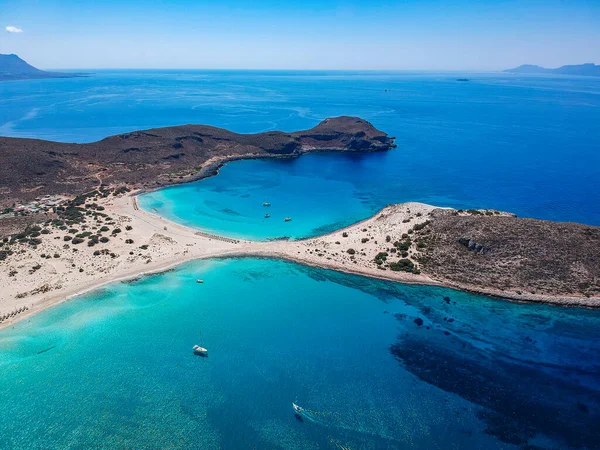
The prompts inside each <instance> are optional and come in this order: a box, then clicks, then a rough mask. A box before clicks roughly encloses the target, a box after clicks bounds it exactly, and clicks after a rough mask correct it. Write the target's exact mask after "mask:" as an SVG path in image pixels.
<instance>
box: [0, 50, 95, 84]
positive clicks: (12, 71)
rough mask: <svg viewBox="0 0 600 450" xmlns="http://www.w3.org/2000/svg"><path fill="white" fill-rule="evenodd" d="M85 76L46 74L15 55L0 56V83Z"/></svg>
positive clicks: (76, 74)
mask: <svg viewBox="0 0 600 450" xmlns="http://www.w3.org/2000/svg"><path fill="white" fill-rule="evenodd" d="M81 76H86V74H82V73H65V72H46V71H44V70H40V69H37V68H35V67H33V66H32V65H31V64H28V63H27V62H26V61H23V60H22V59H21V58H19V57H18V56H17V55H14V54H11V55H3V54H0V81H9V80H31V79H42V78H73V77H81Z"/></svg>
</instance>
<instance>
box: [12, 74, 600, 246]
mask: <svg viewBox="0 0 600 450" xmlns="http://www.w3.org/2000/svg"><path fill="white" fill-rule="evenodd" d="M462 77H466V78H469V79H470V80H471V81H469V82H457V81H456V79H457V78H462ZM0 89H2V95H0V134H2V135H11V136H23V137H39V138H44V139H56V140H60V141H74V142H86V141H92V140H97V139H101V138H103V137H105V136H107V135H110V134H116V133H119V132H125V131H131V130H136V129H142V128H151V127H160V126H167V125H179V124H184V123H204V124H209V125H215V126H220V127H225V128H228V129H231V130H234V131H237V132H243V133H250V132H260V131H267V130H273V129H282V130H290V131H291V130H298V129H304V128H310V127H312V126H314V125H316V124H317V123H318V122H319V121H320V120H322V119H324V118H326V117H329V116H337V115H357V116H360V117H363V118H365V119H367V120H369V121H371V122H372V123H373V124H374V125H375V126H376V127H378V128H380V129H381V130H384V131H386V132H387V133H389V134H390V135H392V136H396V138H397V143H398V148H397V149H395V150H393V151H391V152H388V153H385V154H369V155H345V156H341V155H338V154H330V155H308V156H305V157H302V158H300V159H298V160H295V161H285V162H281V161H268V162H256V161H245V162H237V163H234V164H231V165H230V166H227V167H225V168H224V169H223V171H222V173H221V175H220V178H221V179H220V180H219V179H217V178H215V179H213V180H208V181H204V182H202V183H198V184H194V185H190V186H185V187H181V188H177V189H170V190H168V191H165V192H161V193H160V194H152V195H151V196H149V197H147V198H146V199H145V200H144V201H143V202H142V203H143V204H144V205H145V206H146V207H149V208H152V207H155V208H157V209H158V211H160V212H161V213H162V214H164V215H165V216H168V217H170V218H172V219H176V220H179V221H181V222H184V223H188V224H195V225H196V226H199V227H202V228H207V229H210V230H213V231H217V232H222V233H224V234H229V235H235V236H247V237H254V238H268V237H280V236H293V237H300V236H308V235H313V234H318V233H320V232H321V231H323V230H325V231H326V230H330V229H332V228H333V227H336V226H337V225H339V224H349V223H352V222H355V221H358V220H360V219H363V218H365V217H367V216H369V215H371V214H372V213H373V212H374V211H376V210H378V209H380V208H381V207H383V206H385V205H386V204H388V203H397V202H403V201H423V202H427V203H432V204H435V205H440V206H454V207H458V208H479V207H481V208H496V209H501V210H506V211H512V212H514V213H516V214H518V215H519V216H527V217H537V218H543V219H550V220H561V221H577V222H583V223H589V224H596V225H600V208H598V199H600V181H599V179H600V177H599V175H600V173H599V170H598V167H600V147H599V144H598V143H599V142H600V127H598V126H597V124H598V123H600V79H596V78H593V77H579V78H578V77H539V76H515V75H512V74H501V73H499V74H498V73H496V74H495V73H489V74H476V73H406V72H400V73H393V72H387V73H386V72H362V73H361V72H259V71H245V72H244V71H155V72H151V71H145V72H139V71H112V72H110V71H99V72H98V73H97V74H96V75H95V76H93V77H90V78H79V79H77V78H76V79H57V80H32V81H19V82H10V83H2V85H1V87H0ZM386 89H387V90H388V92H386ZM240 181H243V183H241V182H240ZM264 201H271V203H272V204H273V211H274V213H272V215H273V217H272V218H273V220H270V221H263V220H262V219H263V218H264V215H265V212H264V210H263V208H262V206H261V205H262V203H263V202H264ZM275 209H277V210H276V211H275ZM311 211H314V213H312V214H311V213H310V212H311ZM282 216H283V217H286V216H289V217H292V219H293V220H292V222H288V223H284V222H283V220H282V219H281V217H282Z"/></svg>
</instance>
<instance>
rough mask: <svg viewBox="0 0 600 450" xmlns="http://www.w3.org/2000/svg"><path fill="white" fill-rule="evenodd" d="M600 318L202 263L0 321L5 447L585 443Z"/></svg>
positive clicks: (318, 273)
mask: <svg viewBox="0 0 600 450" xmlns="http://www.w3.org/2000/svg"><path fill="white" fill-rule="evenodd" d="M198 277H202V278H203V279H204V280H205V283H204V284H197V283H196V282H195V280H196V279H197V278H198ZM599 315H600V313H599V312H595V311H587V310H578V309H557V308H550V307H545V306H533V305H517V304H513V303H508V302H505V301H500V300H493V299H488V298H483V297H477V296H473V295H469V294H466V293H460V292H455V291H452V290H448V289H441V288H433V287H415V286H404V285H399V284H394V283H388V282H382V281H376V280H369V279H366V278H362V277H357V276H349V275H343V274H339V273H335V272H330V271H324V270H318V269H312V268H306V267H302V266H298V265H295V264H291V263H285V262H279V261H272V260H258V259H241V260H218V261H197V262H193V263H188V264H185V265H183V266H181V267H179V268H177V269H175V270H174V271H171V272H168V273H164V274H161V275H156V276H151V277H144V278H141V279H139V280H137V281H133V282H130V283H115V284H112V285H109V286H107V287H106V288H104V289H102V290H100V291H97V292H95V293H93V294H89V295H86V296H85V297H83V298H78V299H76V300H72V301H69V302H67V303H65V304H62V305H60V306H58V307H55V308H53V309H50V310H48V311H46V312H43V313H41V314H39V315H37V316H35V317H33V318H31V319H29V320H27V321H25V322H22V323H19V324H17V325H16V326H14V327H12V328H10V329H7V330H4V331H3V332H2V333H0V404H1V405H2V414H0V430H1V431H2V433H0V447H2V448H90V447H94V448H97V447H104V448H106V447H113V448H114V447H120V448H167V447H177V448H219V447H221V448H286V449H288V448H298V449H309V448H325V449H327V448H331V449H341V448H352V449H357V448H421V449H430V448H440V449H447V448H481V449H489V448H519V447H520V446H522V445H524V444H525V443H529V444H532V445H533V444H535V445H539V446H542V447H547V448H553V447H552V446H559V447H565V446H567V445H570V446H572V447H573V448H576V447H581V446H583V445H587V446H589V447H590V448H591V446H592V444H593V445H600V440H598V435H597V434H595V435H594V433H596V432H595V431H594V426H592V425H593V424H594V423H596V424H597V420H598V419H599V418H600V415H599V414H600V413H599V411H600V410H599V409H598V408H599V407H600V397H599V394H600V380H599V379H598V377H597V373H598V370H599V369H600V320H599V319H600V317H599ZM416 319H421V320H422V321H423V322H422V324H421V325H419V324H418V323H415V320H416ZM417 322H419V321H418V320H417ZM419 323H420V322H419ZM201 335H202V338H203V343H204V345H205V346H206V347H207V348H208V349H209V354H210V356H209V357H208V358H201V357H197V356H194V355H192V352H191V349H192V346H193V345H194V344H196V343H199V341H200V336H201ZM294 401H296V402H297V403H298V404H300V405H301V406H303V407H305V408H307V409H308V410H309V411H308V412H306V413H305V415H304V416H303V417H300V418H297V417H296V416H295V415H294V413H293V411H292V402H294ZM300 419H302V420H300Z"/></svg>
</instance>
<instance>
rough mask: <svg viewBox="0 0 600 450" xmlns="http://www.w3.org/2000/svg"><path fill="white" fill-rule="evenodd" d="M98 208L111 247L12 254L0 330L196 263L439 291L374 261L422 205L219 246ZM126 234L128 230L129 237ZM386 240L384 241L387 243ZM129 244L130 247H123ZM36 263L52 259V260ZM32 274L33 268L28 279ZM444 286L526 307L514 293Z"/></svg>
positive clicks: (117, 203)
mask: <svg viewBox="0 0 600 450" xmlns="http://www.w3.org/2000/svg"><path fill="white" fill-rule="evenodd" d="M97 203H98V204H100V205H102V206H104V208H105V210H104V212H105V213H107V214H109V215H110V216H111V217H112V218H113V220H114V222H115V223H116V226H117V227H119V228H120V229H121V230H122V232H121V233H118V234H116V235H113V236H112V237H111V238H110V241H109V242H107V243H104V244H103V243H100V244H97V245H95V246H93V247H88V246H87V245H85V244H80V245H77V246H75V245H71V244H69V243H67V242H65V241H64V240H63V236H64V235H65V232H64V231H59V230H56V229H52V231H51V232H50V234H45V235H42V236H41V237H42V238H43V239H42V244H40V245H39V246H38V247H37V249H33V248H31V247H30V246H29V245H27V244H24V245H20V244H18V245H19V247H18V251H16V252H15V254H13V255H11V257H10V258H8V259H7V260H6V261H3V262H2V263H1V265H0V287H1V289H0V317H1V316H3V315H7V314H11V313H14V315H13V316H12V317H10V318H8V319H5V320H3V321H2V322H0V328H3V327H6V326H10V325H11V324H14V323H15V322H17V321H19V320H22V319H24V318H26V317H28V316H30V315H31V314H34V313H36V312H39V311H41V310H43V309H45V308H48V307H51V306H53V305H56V304H58V303H60V302H62V301H64V300H66V299H69V298H72V297H74V296H77V295H80V294H82V293H84V292H88V291H90V290H93V289H96V288H98V287H100V286H102V285H103V284H106V283H110V282H115V281H119V280H125V279H130V278H135V277H139V276H141V275H144V274H151V273H156V272H161V271H164V270H167V269H169V268H171V267H173V266H176V265H178V264H181V263H184V262H187V261H190V260H193V259H201V258H202V259H205V258H218V257H243V256H258V257H269V258H278V259H285V260H289V261H295V262H299V263H302V264H307V265H311V266H316V267H322V268H328V269H333V270H338V271H343V272H347V273H355V274H360V275H365V276H368V277H375V278H382V279H389V280H395V281H401V282H405V283H415V284H428V285H441V284H442V283H440V282H439V281H436V280H433V279H431V278H429V277H427V276H425V275H422V274H413V273H407V272H401V271H398V272H396V271H391V270H382V269H380V268H378V266H377V264H376V263H375V261H374V260H375V257H376V255H377V254H378V253H379V252H382V251H386V250H389V248H390V247H392V246H393V245H392V244H391V243H390V242H389V241H390V240H391V242H393V240H395V239H398V238H399V237H400V236H401V235H402V234H403V233H406V232H407V231H408V230H409V229H410V228H412V227H413V226H414V225H415V224H419V223H422V222H424V221H426V220H427V217H428V215H429V214H430V213H431V212H432V211H433V210H435V209H436V207H434V206H430V205H425V204H422V203H404V204H400V205H391V206H388V207H387V208H384V209H383V210H382V211H380V212H379V213H377V214H376V215H375V216H373V217H372V218H370V219H367V220H365V221H362V222H359V223H357V224H354V225H352V226H350V227H347V228H345V229H342V230H338V231H336V232H333V233H331V234H328V235H325V236H320V237H317V238H312V239H304V240H297V241H270V242H252V241H246V240H233V239H229V238H221V237H218V236H214V235H210V234H207V233H203V232H200V231H198V230H195V229H192V228H188V227H185V226H182V225H179V224H176V223H173V222H171V221H169V220H167V219H164V218H162V217H159V216H157V215H155V214H151V213H149V212H147V211H144V210H141V209H139V208H138V207H137V200H136V197H135V196H134V195H121V196H117V197H115V196H112V195H111V196H109V197H108V198H106V199H102V200H100V201H97ZM127 227H131V229H130V230H127ZM387 236H390V238H388V239H387V241H386V237H387ZM128 240H133V243H127V242H128ZM141 246H147V248H140V247H141ZM104 249H107V250H108V251H109V252H111V253H113V254H114V257H113V256H111V255H110V254H100V255H96V256H94V252H95V251H97V250H100V251H102V250H104ZM349 249H353V250H354V253H353V254H352V255H351V254H350V253H348V250H349ZM414 252H416V250H412V249H411V250H410V256H409V258H410V257H411V256H414ZM106 253H108V252H106ZM42 255H50V258H43V257H42ZM38 265H39V266H38ZM34 266H38V267H39V268H38V269H37V270H35V271H33V270H32V268H33V267H34ZM444 285H446V286H450V287H455V288H459V289H463V290H472V291H474V292H478V293H482V294H489V295H496V296H501V297H505V298H513V299H518V300H525V299H523V297H522V296H521V297H519V296H518V295H517V294H516V293H510V292H499V291H498V292H496V291H493V290H489V291H485V290H481V289H471V288H470V287H469V286H460V285H450V284H448V283H445V284H444ZM513 294H514V295H513ZM530 297H535V296H530ZM537 297H539V298H528V299H527V300H531V301H539V302H545V303H547V302H552V303H560V304H573V305H583V306H595V305H597V300H596V299H582V298H573V299H568V298H561V299H553V298H550V297H546V296H541V295H540V296H537ZM586 301H587V302H588V303H586ZM25 308H26V309H25ZM17 311H20V312H18V313H16V312H17Z"/></svg>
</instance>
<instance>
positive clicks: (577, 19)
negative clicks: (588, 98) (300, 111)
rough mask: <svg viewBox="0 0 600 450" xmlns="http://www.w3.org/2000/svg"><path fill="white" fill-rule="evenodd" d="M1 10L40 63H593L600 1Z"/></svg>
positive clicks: (220, 3) (1, 44)
mask: <svg viewBox="0 0 600 450" xmlns="http://www.w3.org/2000/svg"><path fill="white" fill-rule="evenodd" d="M0 18H1V21H2V23H1V29H0V53H16V54H18V55H20V56H21V57H22V58H24V59H26V60H27V61H29V62H30V63H31V64H33V65H35V66H38V67H40V68H249V69H278V68H280V69H409V70H410V69H415V70H419V69H421V70H440V69H448V70H470V69H483V70H489V69H492V70H493V69H501V68H507V67H512V66H516V65H519V64H523V63H531V64H539V65H543V66H548V67H554V66H560V65H563V64H577V63H583V62H595V63H600V0H562V1H559V0H518V1H517V0H480V1H477V2H476V1H464V0H425V1H419V0H403V1H402V0H396V1H381V0H354V1H331V0H304V1H300V0H298V1H294V2H286V1H285V0H280V1H276V0H253V1H247V2H244V1H241V0H212V1H209V0H180V1H167V0H145V1H142V0H121V1H114V0H94V1H91V0H77V1H75V0H0ZM6 27H15V28H17V29H20V30H22V32H14V31H15V30H14V29H12V30H13V32H8V31H6Z"/></svg>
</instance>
